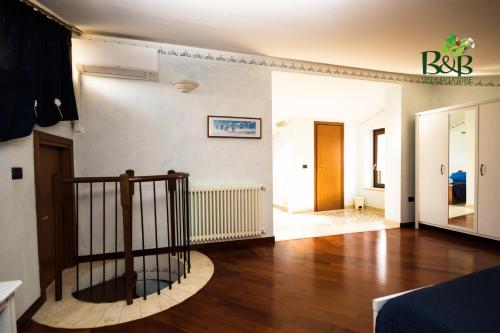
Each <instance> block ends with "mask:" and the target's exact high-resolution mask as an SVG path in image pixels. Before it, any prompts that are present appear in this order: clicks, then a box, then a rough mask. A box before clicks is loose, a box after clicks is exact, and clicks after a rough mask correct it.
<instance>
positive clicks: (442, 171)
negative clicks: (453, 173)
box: [441, 164, 444, 175]
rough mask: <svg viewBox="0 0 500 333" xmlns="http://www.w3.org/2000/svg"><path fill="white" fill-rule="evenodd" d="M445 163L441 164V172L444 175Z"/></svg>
mask: <svg viewBox="0 0 500 333" xmlns="http://www.w3.org/2000/svg"><path fill="white" fill-rule="evenodd" d="M443 169H444V164H441V174H442V175H444V170H443Z"/></svg>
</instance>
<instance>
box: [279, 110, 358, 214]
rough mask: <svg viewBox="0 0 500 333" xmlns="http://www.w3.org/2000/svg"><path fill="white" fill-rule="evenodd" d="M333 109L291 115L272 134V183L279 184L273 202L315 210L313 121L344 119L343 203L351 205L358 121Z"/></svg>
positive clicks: (300, 209)
mask: <svg viewBox="0 0 500 333" xmlns="http://www.w3.org/2000/svg"><path fill="white" fill-rule="evenodd" d="M332 113H333V114H332V115H331V116H329V117H326V116H322V117H315V118H309V117H291V118H290V119H289V120H288V124H287V126H286V127H285V128H283V129H280V130H279V134H278V135H276V136H275V145H274V151H273V154H274V156H273V159H274V161H275V162H274V163H275V165H276V166H277V167H276V170H275V178H276V180H275V185H276V186H277V187H278V188H280V189H279V190H278V191H279V193H280V196H276V199H277V201H275V204H277V205H280V206H284V207H286V208H287V209H288V211H290V212H304V211H314V168H315V165H314V122H315V121H328V122H342V123H344V165H345V168H344V204H345V205H346V206H352V205H353V199H354V196H355V195H356V189H357V181H358V179H357V175H356V172H357V168H356V165H357V158H358V156H357V147H356V143H357V139H358V138H357V136H358V135H357V130H358V125H357V123H355V122H353V121H352V120H348V119H345V118H344V117H343V115H342V114H337V115H335V114H334V112H332ZM277 143H279V144H277ZM303 165H307V168H306V169H304V168H303V167H302V166H303ZM283 192H284V193H283Z"/></svg>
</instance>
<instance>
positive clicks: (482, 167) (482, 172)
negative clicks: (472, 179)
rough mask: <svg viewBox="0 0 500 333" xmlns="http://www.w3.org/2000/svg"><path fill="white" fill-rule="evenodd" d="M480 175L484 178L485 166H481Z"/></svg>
mask: <svg viewBox="0 0 500 333" xmlns="http://www.w3.org/2000/svg"><path fill="white" fill-rule="evenodd" d="M479 173H480V174H481V176H484V164H481V167H480V168H479Z"/></svg>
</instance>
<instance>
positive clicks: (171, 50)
mask: <svg viewBox="0 0 500 333" xmlns="http://www.w3.org/2000/svg"><path fill="white" fill-rule="evenodd" d="M81 38H84V39H92V40H101V41H105V42H111V43H120V44H129V45H136V46H142V47H151V48H155V49H157V50H158V53H159V54H160V55H164V56H174V57H180V58H191V59H194V60H200V61H213V62H225V63H234V64H237V65H250V66H257V67H261V68H265V69H268V70H272V71H286V72H299V73H307V74H316V75H324V76H333V77H340V78H349V79H358V80H367V81H378V82H386V83H395V84H400V83H410V84H423V85H434V86H447V85H449V86H453V85H458V84H455V83H454V82H453V81H449V79H450V78H455V79H456V77H450V76H440V78H442V81H441V82H439V81H438V82H435V81H430V80H425V78H426V77H424V76H422V75H412V74H402V73H392V72H384V71H377V70H370V69H363V68H354V67H345V66H336V65H330V64H324V63H316V62H308V61H301V60H293V59H286V58H276V57H268V56H258V55H249V54H243V53H235V52H227V51H220V50H211V49H203V48H197V47H189V46H182V45H173V44H165V43H155V42H147V41H139V40H132V39H123V38H116V37H107V36H96V35H83V36H82V37H81ZM428 77H429V76H427V78H428ZM435 77H436V76H434V77H433V78H435ZM462 78H471V84H469V86H475V87H500V76H477V77H474V76H464V77H462Z"/></svg>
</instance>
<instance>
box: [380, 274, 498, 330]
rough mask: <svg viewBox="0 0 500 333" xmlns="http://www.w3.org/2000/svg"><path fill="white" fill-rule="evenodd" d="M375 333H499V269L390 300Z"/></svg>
mask: <svg viewBox="0 0 500 333" xmlns="http://www.w3.org/2000/svg"><path fill="white" fill-rule="evenodd" d="M375 332H376V333H417V332H418V333H426V332H429V333H444V332H446V333H476V332H478V333H479V332H487V333H493V332H500V266H497V267H493V268H490V269H487V270H484V271H481V272H477V273H473V274H470V275H465V276H463V277H460V278H457V279H454V280H451V281H448V282H444V283H441V284H438V285H435V286H432V287H427V288H423V289H418V290H415V291H412V292H409V293H406V294H403V295H401V296H397V297H394V298H391V299H389V300H388V301H387V302H386V303H385V304H384V305H383V307H382V309H381V310H380V311H379V312H378V314H377V318H376V326H375Z"/></svg>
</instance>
